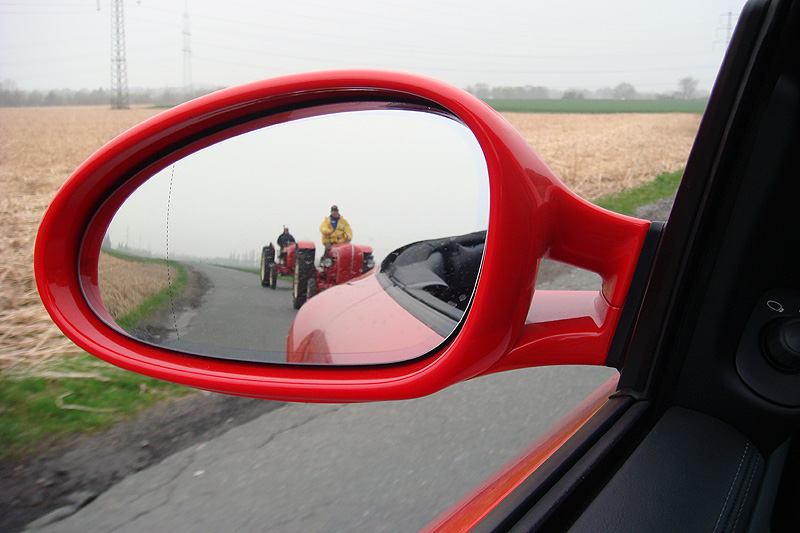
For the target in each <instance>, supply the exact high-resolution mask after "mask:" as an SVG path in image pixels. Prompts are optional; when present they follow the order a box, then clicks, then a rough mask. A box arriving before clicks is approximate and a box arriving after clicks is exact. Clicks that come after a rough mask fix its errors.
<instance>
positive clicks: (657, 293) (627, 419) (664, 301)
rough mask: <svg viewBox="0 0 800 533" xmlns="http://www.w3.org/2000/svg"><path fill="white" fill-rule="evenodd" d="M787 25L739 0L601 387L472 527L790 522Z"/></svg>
mask: <svg viewBox="0 0 800 533" xmlns="http://www.w3.org/2000/svg"><path fill="white" fill-rule="evenodd" d="M799 37H800V5H798V4H797V3H796V2H789V1H784V2H766V1H758V2H751V3H749V4H748V5H747V6H746V8H745V10H744V12H743V13H742V16H741V18H740V22H739V25H738V27H737V30H736V34H735V37H734V39H733V41H732V42H731V46H730V49H729V51H728V54H727V56H726V59H725V61H724V63H723V66H722V69H721V72H720V74H719V78H718V80H717V83H716V86H715V89H714V91H713V94H712V96H711V99H710V101H709V105H708V108H707V111H706V113H705V115H704V117H703V121H702V124H701V127H700V130H699V132H698V136H697V140H696V142H695V145H694V147H693V149H692V153H691V156H690V158H689V161H688V163H687V167H686V172H685V175H684V179H683V182H682V184H681V186H680V189H679V191H678V195H677V198H676V200H675V205H674V208H673V211H672V214H671V216H670V219H669V221H668V223H667V224H666V227H665V228H664V230H663V235H662V236H661V239H660V242H659V243H658V246H657V251H656V253H655V258H654V261H653V263H652V268H650V269H649V272H648V274H647V280H646V281H644V283H643V285H644V288H643V296H642V299H641V304H640V305H639V306H638V307H637V309H636V318H635V319H634V320H633V324H632V327H631V333H630V337H629V338H628V340H627V342H626V343H625V345H624V347H622V348H621V350H620V353H619V354H618V357H619V361H620V363H621V364H620V368H621V376H620V381H619V385H618V387H617V390H616V392H615V393H614V394H613V395H611V397H610V399H609V401H608V402H607V403H606V404H605V405H604V406H603V407H602V408H601V409H600V411H599V412H598V413H597V415H595V416H594V417H593V418H592V419H591V420H590V421H589V422H588V423H587V424H585V425H584V426H583V427H582V428H581V429H580V430H579V431H578V433H577V434H576V435H575V437H573V438H572V439H571V440H570V441H568V442H567V443H566V444H565V445H564V446H562V447H560V448H559V449H558V450H557V451H556V452H555V453H554V454H553V455H552V456H551V457H550V459H548V460H547V461H545V462H544V464H543V465H542V466H541V467H539V468H538V469H536V471H535V472H534V473H533V474H532V475H531V476H529V477H528V478H527V479H525V480H524V481H522V482H521V483H520V484H519V486H518V487H517V488H516V489H515V490H513V491H512V492H511V493H510V494H509V495H508V496H506V497H504V498H503V500H502V501H501V502H500V503H499V504H498V505H497V506H496V507H494V508H493V509H492V510H491V511H489V512H488V513H487V514H486V515H485V516H484V517H483V519H482V520H480V521H477V522H476V524H475V527H474V529H473V530H474V531H497V530H500V531H533V530H537V531H538V530H541V531H561V530H569V531H593V532H597V531H767V530H772V531H794V530H796V528H797V527H798V516H797V510H796V505H794V504H793V503H790V502H796V498H797V495H798V492H797V491H798V476H797V474H798V472H797V452H798V450H797V445H796V443H795V441H794V437H795V435H796V432H797V423H798V415H799V414H800V411H798V408H799V407H800V401H799V398H798V392H800V374H798V373H797V372H798V370H799V369H800V367H799V366H798V365H797V363H798V360H797V358H798V355H800V352H799V351H798V347H799V346H800V344H798V343H797V337H796V329H795V328H797V323H798V322H797V319H798V316H800V300H798V295H799V294H800V293H798V288H800V275H798V266H800V248H799V247H798V246H797V242H798V237H800V225H799V224H798V220H797V216H796V212H797V211H796V209H795V207H794V204H795V203H796V201H797V199H798V198H800V180H799V179H798V177H797V168H798V150H797V147H798V141H799V140H800V138H799V137H798V126H799V125H800V115H798V113H799V112H800V78H799V77H798V74H800V72H798V60H797V58H798V57H800V56H798V53H797V52H798V50H797V47H798V44H800V39H799ZM635 290H636V287H635V286H634V288H633V289H632V291H634V292H632V293H631V294H632V295H633V294H635ZM626 305H630V299H629V301H628V304H626ZM613 356H614V354H612V357H613ZM467 505H468V503H467V502H462V503H461V504H460V507H459V506H457V507H456V508H455V511H454V512H453V513H452V514H450V515H448V516H445V517H442V518H441V519H440V521H439V522H437V523H434V524H432V526H431V530H448V527H447V524H448V523H450V524H452V523H454V521H457V520H458V518H459V516H462V515H460V514H459V511H461V512H463V509H464V508H465V507H467Z"/></svg>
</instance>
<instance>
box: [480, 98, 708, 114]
mask: <svg viewBox="0 0 800 533" xmlns="http://www.w3.org/2000/svg"><path fill="white" fill-rule="evenodd" d="M484 102H486V103H487V104H489V105H490V106H491V107H492V108H493V109H494V110H495V111H500V112H507V113H698V114H702V113H703V112H704V111H705V109H706V105H707V104H708V100H598V99H580V98H565V99H535V98H519V99H517V98H487V99H485V100H484Z"/></svg>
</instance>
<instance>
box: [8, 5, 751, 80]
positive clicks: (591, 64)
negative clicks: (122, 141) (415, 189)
mask: <svg viewBox="0 0 800 533" xmlns="http://www.w3.org/2000/svg"><path fill="white" fill-rule="evenodd" d="M98 5H99V7H100V10H99V11H98ZM743 5H744V0H659V1H655V2H646V1H643V0H603V1H602V2H601V1H596V0H593V1H590V0H581V1H554V0H546V1H545V0H532V1H531V0H529V1H522V0H494V1H493V2H488V1H477V0H461V1H456V0H425V1H421V0H403V1H389V0H368V1H367V0H338V1H336V2H331V1H328V0H324V1H323V0H299V1H297V0H295V1H281V2H276V1H273V0H222V1H218V0H217V1H212V0H188V1H184V0H140V1H139V2H134V1H132V0H126V1H125V9H124V14H125V36H126V51H127V72H128V84H129V86H130V87H131V88H136V87H149V88H163V87H182V86H183V85H184V79H185V75H186V74H188V76H186V78H187V79H188V80H190V81H191V82H192V84H193V85H195V86H205V85H214V86H231V85H238V84H241V83H245V82H249V81H254V80H258V79H263V78H269V77H274V76H278V75H283V74H289V73H293V72H304V71H311V70H324V69H333V68H384V69H385V68H388V69H393V70H402V71H409V72H415V73H419V74H424V75H428V76H433V77H435V78H438V79H441V80H444V81H446V82H449V83H451V84H453V85H456V86H458V87H466V86H468V85H473V84H476V83H486V84H489V85H492V86H502V85H533V86H545V87H549V88H552V89H561V90H564V89H571V88H585V89H591V90H596V89H600V88H603V87H614V86H616V85H618V84H619V83H622V82H627V83H631V84H633V85H634V87H635V88H636V89H637V91H639V92H666V91H672V90H676V89H677V87H678V80H679V79H681V78H683V77H686V76H691V77H694V78H696V79H697V80H699V88H700V89H705V90H708V89H710V88H711V85H712V83H713V80H714V78H715V76H716V73H717V70H718V69H719V65H720V62H721V60H722V56H723V52H724V48H725V42H726V39H727V34H728V25H729V20H730V21H732V22H733V23H735V21H736V18H737V17H738V13H739V11H740V10H741V8H742V6H743ZM185 13H188V26H187V25H185V23H184V20H185V18H184V14H185ZM729 13H732V16H729ZM110 26H111V2H110V0H100V1H99V2H98V1H97V0H0V82H3V83H4V84H7V83H9V82H11V83H14V84H15V85H16V87H18V88H20V89H54V88H68V89H82V88H87V89H96V88H108V87H109V83H110V82H109V79H110V55H111V30H110ZM187 27H188V30H189V35H190V40H189V45H190V49H191V61H190V69H189V70H188V71H186V70H185V69H184V59H185V54H184V52H183V49H184V29H185V28H187Z"/></svg>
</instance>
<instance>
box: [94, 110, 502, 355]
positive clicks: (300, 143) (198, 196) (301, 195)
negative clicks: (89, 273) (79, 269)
mask: <svg viewBox="0 0 800 533" xmlns="http://www.w3.org/2000/svg"><path fill="white" fill-rule="evenodd" d="M334 206H336V207H337V208H338V211H334V210H333V209H332V207H334ZM336 215H338V218H337V216H336ZM488 218H489V183H488V173H487V169H486V161H485V159H484V157H483V153H482V151H481V149H480V147H479V145H478V142H477V140H476V139H475V137H474V136H473V134H472V133H471V132H470V131H469V129H468V128H467V127H466V126H464V125H463V124H462V123H460V122H458V121H456V120H453V119H452V118H450V117H447V116H443V115H441V114H438V113H431V112H423V111H417V110H409V109H402V110H401V109H392V110H386V109H384V110H368V111H367V110H364V111H349V112H343V113H334V114H325V115H320V116H315V117H311V118H303V119H300V120H295V121H291V122H285V123H280V124H277V125H272V126H268V127H264V128H261V129H257V130H254V131H251V132H248V133H244V134H241V135H238V136H235V137H232V138H228V139H226V140H223V141H221V142H219V143H217V144H214V145H211V146H209V147H207V148H204V149H202V150H200V151H197V152H194V153H192V154H191V155H189V156H187V157H185V158H183V159H181V160H179V161H177V162H176V163H174V164H172V165H170V166H168V167H167V168H164V169H163V170H162V171H160V172H159V173H157V174H156V175H154V176H152V177H151V178H150V179H148V180H147V181H146V182H145V183H144V184H143V185H141V186H140V187H139V188H138V189H137V190H136V191H135V192H134V193H133V194H132V195H131V196H130V197H129V198H128V199H127V200H126V201H125V202H124V203H123V204H122V206H121V207H120V209H119V210H118V211H117V212H116V214H115V215H114V218H113V220H112V222H111V224H110V225H109V227H108V229H107V232H106V236H105V239H104V242H103V246H102V251H101V254H100V262H99V268H98V270H99V286H100V292H101V296H102V299H103V305H104V306H105V311H106V312H107V313H108V314H109V315H110V316H111V317H112V318H113V320H114V321H115V322H116V325H117V326H118V327H119V328H120V329H122V330H124V331H125V332H127V333H128V334H129V335H131V336H132V337H135V338H137V339H139V340H142V341H145V342H148V343H151V344H155V345H159V346H164V347H169V348H172V349H175V350H179V351H182V352H186V353H192V354H197V355H205V356H211V357H219V358H226V359H237V360H246V361H262V362H273V363H275V362H282V363H285V362H302V363H327V364H359V363H364V364H373V363H379V362H392V361H399V360H407V359H411V358H414V357H417V356H419V355H422V354H424V353H426V352H427V351H429V350H432V349H434V348H435V347H436V346H437V345H439V344H440V343H441V342H443V340H444V339H445V338H446V337H447V336H448V335H449V334H450V333H451V332H452V331H453V330H454V328H455V327H456V325H457V324H458V322H459V321H460V320H461V318H462V317H463V314H464V311H465V310H466V308H467V304H468V303H469V300H470V298H471V296H472V293H473V291H474V287H475V285H476V283H477V278H478V273H479V270H480V262H481V259H482V253H483V242H484V240H485V235H486V229H487V224H488ZM334 220H335V225H336V229H335V230H334V229H333V227H332V225H333V221H334ZM284 228H286V230H284ZM284 234H286V235H287V236H284ZM289 236H291V238H290V237H289ZM323 239H324V241H325V242H323ZM284 241H288V242H284ZM293 324H294V325H293ZM290 329H291V330H292V331H291V332H290ZM290 333H293V335H294V336H293V337H291V336H290Z"/></svg>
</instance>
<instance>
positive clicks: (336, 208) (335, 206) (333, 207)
mask: <svg viewBox="0 0 800 533" xmlns="http://www.w3.org/2000/svg"><path fill="white" fill-rule="evenodd" d="M338 210H339V206H338V205H332V206H331V211H338Z"/></svg>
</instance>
